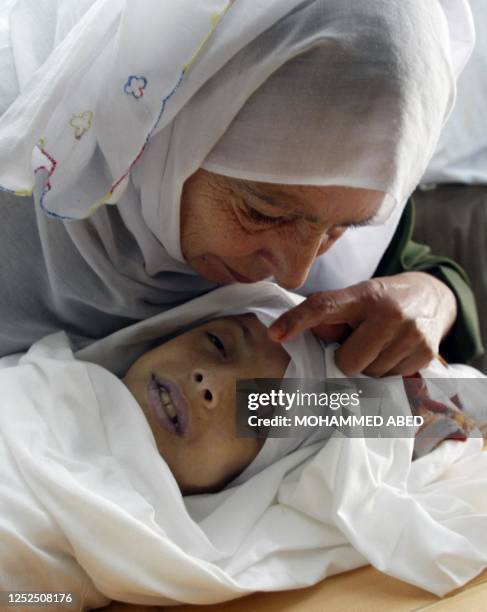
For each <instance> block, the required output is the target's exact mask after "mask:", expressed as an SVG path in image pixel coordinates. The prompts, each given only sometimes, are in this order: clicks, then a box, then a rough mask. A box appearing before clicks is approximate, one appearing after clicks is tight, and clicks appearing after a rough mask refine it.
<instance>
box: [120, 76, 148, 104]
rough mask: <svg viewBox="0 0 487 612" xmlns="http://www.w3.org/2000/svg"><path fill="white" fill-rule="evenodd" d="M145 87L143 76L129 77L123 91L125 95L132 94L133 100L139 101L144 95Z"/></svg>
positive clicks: (145, 81)
mask: <svg viewBox="0 0 487 612" xmlns="http://www.w3.org/2000/svg"><path fill="white" fill-rule="evenodd" d="M146 86H147V79H146V78H145V77H143V76H134V75H132V76H129V78H128V81H127V82H126V83H125V85H124V87H123V90H124V92H125V93H126V94H132V95H133V96H134V98H136V99H139V98H142V96H143V95H144V89H145V88H146Z"/></svg>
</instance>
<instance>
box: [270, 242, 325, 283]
mask: <svg viewBox="0 0 487 612" xmlns="http://www.w3.org/2000/svg"><path fill="white" fill-rule="evenodd" d="M328 243H329V238H328V236H327V235H325V236H319V237H318V238H315V239H314V240H309V241H303V242H300V243H299V244H294V245H291V244H286V245H285V246H284V245H282V246H281V247H280V252H279V253H278V254H277V257H276V264H275V266H274V270H273V276H274V278H275V280H276V282H277V283H278V284H279V285H280V286H281V287H284V289H297V288H298V287H300V286H301V285H302V284H303V283H304V282H305V281H306V278H307V277H308V274H309V271H310V268H311V266H312V265H313V262H314V260H315V259H316V257H318V256H319V255H321V254H322V253H324V252H325V251H326V250H327V249H328V248H329V246H328Z"/></svg>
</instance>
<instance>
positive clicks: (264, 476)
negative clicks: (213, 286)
mask: <svg viewBox="0 0 487 612" xmlns="http://www.w3.org/2000/svg"><path fill="white" fill-rule="evenodd" d="M297 301H299V298H297V297H296V296H293V295H291V294H288V293H286V292H285V291H284V290H282V289H280V288H278V287H276V286H275V285H272V284H268V283H261V284H258V285H256V286H253V287H242V286H230V287H225V288H222V289H219V290H218V291H216V292H213V293H211V294H208V295H205V296H203V297H200V298H198V299H196V300H194V301H193V302H191V303H187V304H184V305H182V306H180V307H179V308H175V309H172V310H170V311H168V312H166V313H163V314H161V315H159V316H158V317H155V318H153V319H150V320H147V321H144V322H141V323H139V324H137V325H134V326H133V327H132V328H131V329H125V330H122V331H120V332H117V333H116V334H114V335H113V336H111V337H109V338H107V339H105V340H102V341H99V342H98V343H95V344H93V345H91V346H90V347H88V348H86V349H83V351H81V352H79V353H78V355H77V357H78V359H76V358H75V356H73V354H72V352H71V350H70V348H69V345H68V343H67V340H66V337H65V336H64V335H63V334H58V335H54V336H50V337H48V338H46V339H45V340H43V341H41V342H39V343H37V344H36V345H34V346H33V347H32V348H31V350H30V351H29V352H28V353H27V354H26V355H24V356H22V357H21V358H20V359H18V358H17V359H15V358H12V357H10V358H7V359H5V360H2V361H0V365H1V366H3V369H0V398H1V400H0V401H1V405H2V409H1V410H0V434H1V437H0V457H1V461H0V493H1V494H0V506H1V512H0V536H1V537H0V560H1V565H2V573H1V574H0V580H3V581H4V583H3V584H1V589H2V590H15V589H16V588H23V589H26V590H36V589H37V590H42V591H47V590H62V591H68V590H70V591H71V590H72V591H73V592H74V593H76V594H77V595H78V596H79V597H78V599H77V605H78V606H80V603H79V602H80V600H81V601H83V604H82V606H81V609H83V608H84V607H86V608H87V607H89V606H91V607H96V606H101V605H103V604H104V603H106V601H107V598H115V599H121V600H124V601H128V602H132V603H141V604H143V603H145V604H161V605H164V604H167V603H172V602H176V601H179V602H191V603H199V604H208V603H214V602H219V601H224V600H228V599H232V598H235V597H238V596H240V595H243V594H245V593H249V592H252V591H256V590H263V591H266V590H278V589H289V588H294V587H302V586H307V585H310V584H313V583H315V582H317V581H319V580H320V579H322V578H324V577H325V576H330V575H332V574H335V573H337V572H340V571H345V570H348V569H352V568H355V567H358V566H360V565H363V564H365V563H367V562H372V563H373V564H374V565H376V567H378V568H379V569H381V570H382V571H384V572H387V573H389V574H391V575H393V576H396V577H398V578H401V579H403V580H407V581H408V582H411V583H413V584H416V585H418V586H420V587H422V588H425V589H427V590H430V591H432V592H434V593H437V594H444V593H446V592H448V591H450V590H452V589H454V588H456V587H458V586H460V585H461V584H464V583H465V582H466V581H468V580H469V579H471V578H472V577H474V576H475V575H476V574H478V573H479V572H480V571H481V570H482V569H483V568H484V567H485V566H486V565H487V496H486V495H485V491H486V487H487V454H486V453H482V452H481V441H480V440H479V439H478V438H472V439H470V440H469V441H468V442H467V443H456V442H448V443H444V444H442V445H441V447H440V448H439V449H438V450H436V451H434V452H432V453H431V454H430V455H428V456H426V457H424V458H422V459H420V460H418V461H416V462H414V463H411V455H412V444H413V440H412V439H407V438H403V439H379V440H377V439H360V438H354V439H339V438H336V439H335V438H333V439H330V440H329V441H328V442H327V443H326V445H325V446H324V447H323V446H322V444H321V443H317V444H313V445H311V446H306V447H303V448H300V449H298V450H296V451H295V452H293V453H291V454H290V455H287V456H285V457H284V458H282V459H280V460H279V461H278V462H277V463H275V464H274V465H272V466H270V467H268V468H266V469H265V470H263V471H262V472H260V473H258V474H256V475H255V476H253V477H252V478H250V479H249V480H248V481H247V482H245V483H244V484H242V485H239V486H233V487H230V488H228V489H226V490H224V491H222V492H221V493H219V494H215V495H199V496H194V497H188V498H186V499H185V500H183V499H182V497H181V495H180V492H179V489H178V487H177V485H176V483H175V481H174V478H173V477H172V474H171V473H170V471H169V470H168V468H167V466H166V464H165V463H164V461H163V460H162V459H161V457H160V455H159V454H158V452H157V448H156V445H155V441H154V439H153V436H152V433H151V431H150V429H149V427H148V425H147V422H146V420H145V418H144V416H143V413H142V411H141V410H140V409H139V407H138V405H137V404H136V402H135V400H134V399H133V397H132V395H131V394H130V393H129V392H128V390H127V389H126V388H125V386H124V385H123V384H122V383H121V382H120V380H119V379H118V378H117V377H116V376H114V375H113V374H112V373H111V372H109V371H108V370H107V369H106V368H104V367H101V366H108V367H109V368H110V369H111V370H112V372H115V373H121V372H123V371H124V370H125V369H126V368H127V367H128V366H129V365H130V363H131V362H132V361H133V360H134V359H135V358H136V357H137V356H138V355H139V354H140V353H141V352H143V351H144V350H145V348H146V344H147V342H148V341H149V340H150V339H153V338H155V337H157V338H159V337H161V335H164V334H166V333H169V332H174V331H175V330H177V329H180V328H184V327H186V326H187V325H188V324H194V323H196V322H198V321H203V320H205V319H208V318H213V317H218V316H223V315H228V314H232V313H237V312H248V311H253V312H259V313H260V315H261V316H264V317H265V316H268V317H273V316H275V315H276V314H279V313H280V312H282V309H283V307H289V306H290V305H292V304H294V303H296V302H297ZM228 304H238V306H235V307H234V308H229V307H228ZM297 342H298V343H297V344H294V345H293V346H291V347H290V346H289V345H288V347H287V348H288V350H291V355H292V359H293V362H294V363H295V367H296V368H297V369H296V370H294V372H300V373H301V372H304V373H306V374H307V375H308V376H319V377H322V376H323V375H324V374H325V371H324V364H323V358H322V359H321V360H320V359H318V360H317V359H315V357H316V355H315V354H314V349H315V348H316V347H317V346H319V345H316V344H315V345H314V348H313V347H312V349H311V352H310V353H308V352H307V351H306V348H305V345H306V340H305V339H304V338H301V340H300V341H297ZM300 342H301V344H300ZM301 356H302V357H303V358H304V359H305V360H307V361H303V362H302V363H301V362H300V357H301ZM86 359H89V360H91V361H92V362H94V363H89V362H87V361H86ZM325 360H326V364H325V365H326V373H327V375H328V376H333V377H340V376H342V374H341V373H340V372H339V371H338V370H337V369H336V367H335V365H334V363H333V351H332V350H331V349H327V350H326V353H325ZM16 364H17V365H16ZM435 367H436V371H437V372H438V368H439V367H440V366H438V365H437V366H435ZM288 372H289V373H291V372H293V366H292V364H291V366H290V369H289V370H288ZM424 374H425V375H427V374H428V371H425V372H424ZM452 374H453V375H454V370H453V371H452V370H451V369H448V370H445V369H444V370H443V375H444V376H451V375H452ZM466 375H469V376H471V375H476V373H475V371H473V370H472V369H471V368H470V369H468V370H462V376H466ZM467 390H468V388H467ZM396 397H397V401H401V398H400V397H399V396H396ZM479 399H480V401H481V402H482V405H484V404H485V397H480V398H477V399H476V401H478V400H479ZM404 401H407V400H405V399H404ZM250 500H251V502H252V503H249V501H250ZM19 564H20V565H21V567H20V566H19ZM61 583H62V588H61V587H60V585H61ZM68 609H69V608H68ZM75 609H80V607H77V608H75Z"/></svg>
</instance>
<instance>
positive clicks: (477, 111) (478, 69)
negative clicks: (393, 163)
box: [422, 0, 487, 184]
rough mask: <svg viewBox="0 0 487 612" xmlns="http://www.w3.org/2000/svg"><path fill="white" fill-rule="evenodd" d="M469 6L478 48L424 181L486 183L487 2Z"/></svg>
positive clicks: (482, 0) (477, 0) (472, 1)
mask: <svg viewBox="0 0 487 612" xmlns="http://www.w3.org/2000/svg"><path fill="white" fill-rule="evenodd" d="M470 6H471V9H472V13H473V18H474V23H475V29H476V33H477V36H476V41H475V47H474V50H473V53H472V57H471V58H470V60H469V62H468V64H467V66H466V67H465V70H464V72H463V73H462V75H461V76H460V79H459V81H458V96H457V101H456V104H455V108H454V110H453V112H452V114H451V116H450V118H449V119H448V122H447V124H446V125H445V128H444V129H443V132H442V134H441V137H440V141H439V143H438V147H437V149H436V151H435V154H434V156H433V159H432V160H431V162H430V163H429V164H428V168H427V170H426V173H425V175H424V177H423V179H422V182H423V183H453V182H459V183H483V184H485V183H487V3H486V2H485V0H470Z"/></svg>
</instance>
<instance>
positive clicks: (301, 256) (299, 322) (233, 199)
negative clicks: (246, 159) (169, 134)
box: [181, 169, 457, 376]
mask: <svg viewBox="0 0 487 612" xmlns="http://www.w3.org/2000/svg"><path fill="white" fill-rule="evenodd" d="M382 199H383V194H382V193H381V192H379V191H374V190H370V189H356V188H350V187H340V186H324V187H320V186H308V185H278V184H274V183H262V182H255V181H244V180H240V179H234V178H231V177H226V176H222V175H218V174H215V173H212V172H208V171H206V170H202V169H200V170H198V171H197V172H195V173H194V174H193V175H192V176H191V177H190V178H189V179H188V180H187V181H186V183H185V185H184V189H183V194H182V197H181V246H182V251H183V255H184V256H185V258H186V261H187V262H188V263H189V265H190V266H191V267H192V268H193V269H194V270H195V271H196V272H197V273H198V274H200V275H201V276H203V277H204V278H207V279H209V280H211V281H214V282H217V283H222V284H226V283H232V282H244V283H250V282H255V281H258V280H262V279H264V278H268V277H270V276H273V277H274V279H275V280H276V282H277V283H278V284H279V285H281V286H282V287H285V288H287V289H295V288H297V287H299V286H300V285H302V284H303V283H304V281H305V280H306V277H307V275H308V273H309V270H310V268H311V265H312V264H313V261H314V260H315V258H316V257H318V256H319V255H322V254H323V253H325V252H326V251H327V250H328V249H330V248H331V246H333V244H334V243H335V242H336V241H337V240H339V239H340V237H341V236H342V235H343V234H344V233H345V231H347V228H348V227H350V226H360V225H367V223H368V222H369V221H370V220H371V219H372V218H373V217H374V214H375V213H376V212H377V210H378V208H379V207H380V204H381V202H382ZM456 308H457V306H456V299H455V296H454V294H453V293H452V291H451V290H450V289H449V288H448V287H447V286H446V285H445V284H443V283H442V282H441V281H438V280H436V279H435V278H434V277H432V276H430V275H428V274H425V273H422V272H408V273H402V274H398V275H395V276H391V277H387V278H381V279H371V280H368V281H364V282H362V283H359V284H357V285H355V286H353V287H347V288H345V289H341V290H338V291H325V292H320V293H316V294H314V295H312V296H310V297H309V298H308V299H307V300H305V301H304V302H303V303H302V304H300V305H299V306H297V307H295V308H293V309H291V310H290V311H289V312H288V313H286V314H284V315H283V316H282V317H281V318H280V319H279V320H278V321H277V322H276V323H275V324H274V325H273V326H272V328H271V329H270V331H269V334H270V338H271V339H273V340H274V341H282V340H285V339H286V338H290V337H292V336H293V335H295V334H296V333H299V332H301V331H303V330H305V329H312V330H313V331H314V333H315V334H317V335H318V336H319V337H321V338H324V339H329V340H341V341H342V342H343V346H342V347H341V348H340V351H339V352H338V354H337V359H338V365H339V367H340V368H341V369H342V370H343V371H344V372H345V373H346V374H348V375H352V374H356V373H358V372H364V373H365V374H368V375H371V376H383V375H386V374H403V375H404V374H410V373H412V372H414V371H416V370H417V369H420V368H421V367H424V366H426V365H427V364H428V363H429V361H430V360H431V358H432V357H433V356H434V355H436V354H437V352H438V349H439V345H440V342H441V340H442V338H443V337H444V336H445V335H446V334H447V333H448V331H449V329H450V328H451V326H452V324H453V322H454V321H455V318H456ZM281 325H282V326H284V327H285V328H286V329H285V334H283V333H282V331H283V330H280V326H281Z"/></svg>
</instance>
